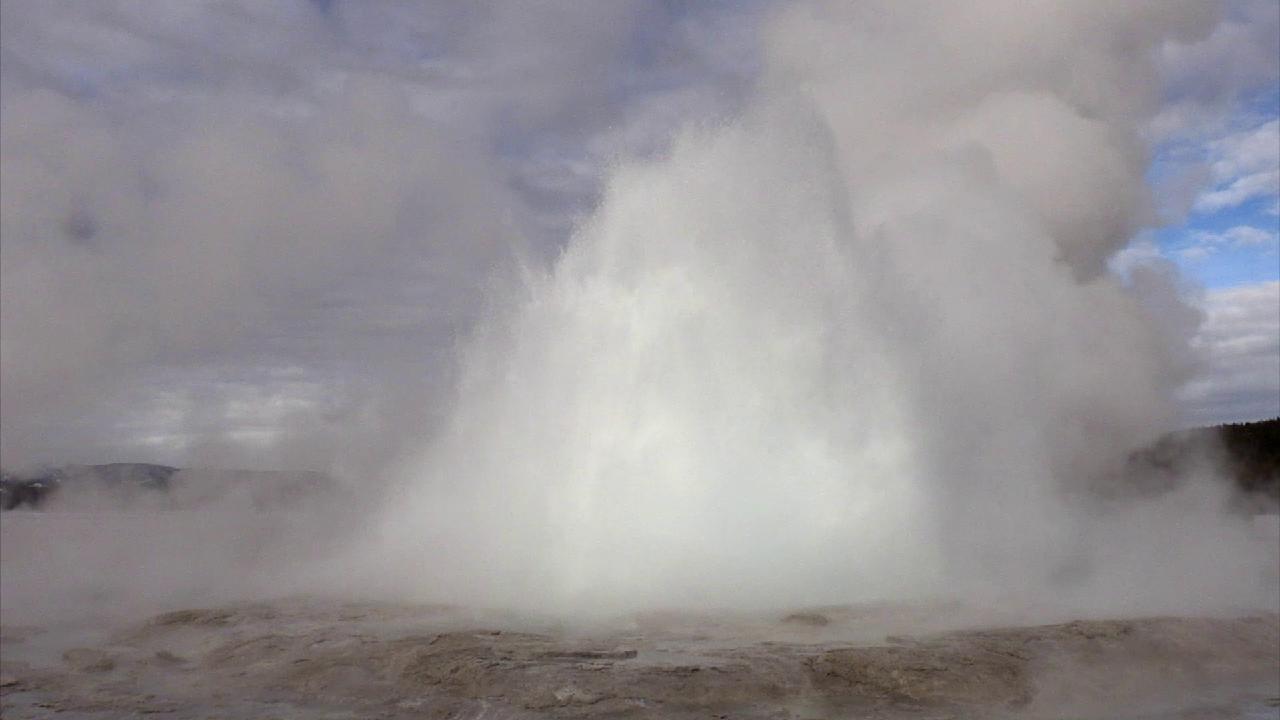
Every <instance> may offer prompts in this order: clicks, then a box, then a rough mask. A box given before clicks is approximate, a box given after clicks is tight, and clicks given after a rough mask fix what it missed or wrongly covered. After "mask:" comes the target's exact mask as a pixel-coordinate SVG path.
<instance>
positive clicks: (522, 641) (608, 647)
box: [0, 600, 1280, 720]
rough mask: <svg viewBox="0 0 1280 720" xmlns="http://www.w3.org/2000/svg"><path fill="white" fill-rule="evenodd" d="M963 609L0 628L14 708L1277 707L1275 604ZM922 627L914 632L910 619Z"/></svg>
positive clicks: (252, 612) (669, 711)
mask: <svg viewBox="0 0 1280 720" xmlns="http://www.w3.org/2000/svg"><path fill="white" fill-rule="evenodd" d="M959 614H962V613H961V611H960V610H959V609H958V608H952V607H948V606H935V607H929V608H890V607H856V608H820V609H815V610H808V611H803V612H796V613H791V614H783V615H780V616H756V617H748V616H733V617H718V618H717V617H712V616H709V615H703V616H695V615H687V614H674V613H673V614H666V615H662V614H650V615H643V616H635V617H630V618H627V619H624V620H617V621H613V622H609V623H597V624H594V625H592V626H590V627H589V628H577V629H574V630H570V629H568V628H565V627H563V626H561V625H557V624H555V623H552V622H536V621H529V620H519V619H517V618H513V617H505V616H501V615H498V614H487V613H479V612H475V611H468V610H462V609H458V608H449V607H440V606H387V605H370V604H351V603H328V602H321V601H316V600H289V601H279V602H274V603H270V604H252V605H231V606H225V607H218V608H209V609H189V610H180V611H176V612H167V613H164V614H160V615H156V616H154V617H151V618H150V619H148V620H145V621H142V622H133V623H125V624H123V625H120V626H116V627H106V626H103V625H102V624H91V625H85V626H66V625H61V626H58V627H38V626H30V625H27V626H21V625H5V626H4V627H3V628H0V650H2V654H0V715H3V717H4V718H11V719H13V720H18V719H20V718H35V717H51V716H56V717H59V718H95V719H105V718H125V717H136V716H139V715H143V714H145V715H148V716H152V717H159V718H248V717H263V718H271V717H273V718H303V717H306V718H526V717H527V718H581V717H655V718H658V717H660V718H779V719H782V718H813V719H816V718H936V719H941V718H1000V717H1018V718H1023V717H1026V718H1068V717H1070V718H1084V717H1094V718H1121V717H1123V718H1157V717H1160V718H1275V717H1278V716H1280V698H1278V696H1280V617H1277V616H1276V615H1263V616H1253V617H1243V618H1217V619H1211V618H1196V619H1192V618H1149V619H1139V620H1114V621H1074V622H1065V623H1058V624H1051V625H1031V626H1020V627H999V628H990V627H988V628H981V627H973V628H971V629H966V630H960V631H949V632H932V631H930V630H929V626H930V624H931V623H932V624H934V625H936V626H941V624H945V619H946V617H947V616H948V615H950V616H951V619H952V620H957V619H958V616H959ZM908 628H916V629H917V630H918V632H916V633H914V634H907V633H905V632H899V631H904V630H906V629H908Z"/></svg>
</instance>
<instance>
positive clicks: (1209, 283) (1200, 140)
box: [1137, 87, 1280, 290]
mask: <svg viewBox="0 0 1280 720" xmlns="http://www.w3.org/2000/svg"><path fill="white" fill-rule="evenodd" d="M1278 117H1280V91H1278V90H1277V89H1276V88H1275V87H1271V88H1269V89H1266V90H1264V91H1261V92H1257V93H1256V94H1254V95H1253V96H1252V97H1247V98H1245V99H1244V101H1243V102H1241V103H1240V104H1239V105H1238V107H1237V108H1236V109H1235V111H1234V112H1233V113H1232V114H1231V116H1230V117H1229V118H1228V119H1227V120H1226V122H1224V123H1222V127H1221V128H1219V129H1218V130H1217V132H1213V133H1211V134H1209V135H1208V136H1207V137H1206V136H1195V137H1191V138H1179V139H1175V140H1173V141H1170V142H1166V143H1163V144H1162V145H1159V146H1157V148H1156V153H1155V157H1154V160H1153V163H1152V171H1151V175H1150V177H1151V180H1152V183H1153V185H1155V187H1156V188H1157V191H1158V192H1159V190H1160V189H1161V188H1163V189H1164V190H1165V196H1164V197H1158V198H1157V202H1158V203H1173V204H1178V203H1181V204H1184V205H1187V207H1185V208H1176V207H1175V208H1173V209H1172V211H1171V212H1170V214H1171V215H1173V216H1174V217H1173V219H1175V220H1177V221H1178V222H1174V223H1172V224H1169V225H1167V226H1165V227H1162V228H1159V229H1157V230H1155V231H1154V232H1151V233H1149V234H1144V235H1142V236H1140V238H1139V239H1138V241H1137V242H1138V243H1142V242H1144V241H1148V242H1154V244H1155V246H1156V247H1157V248H1158V249H1159V251H1160V253H1161V254H1162V255H1163V256H1164V257H1166V258H1168V259H1169V260H1171V261H1173V262H1174V263H1176V264H1177V265H1178V267H1179V268H1181V269H1182V271H1183V272H1184V273H1185V274H1186V275H1187V276H1189V277H1190V278H1193V279H1195V280H1196V281H1198V282H1199V283H1200V284H1201V285H1203V286H1204V287H1205V288H1206V289H1207V290H1216V289H1222V288H1230V287H1238V286H1242V285H1249V284H1254V283H1260V282H1268V281H1275V280H1277V279H1280V254H1278V246H1280V242H1278V238H1280V195H1278V194H1277V193H1278V192H1280V189H1278V186H1277V183H1278V182H1280V181H1278V179H1277V178H1278V177H1280V122H1278V120H1277V118H1278ZM1188 166H1193V167H1196V168H1198V169H1199V173H1198V174H1197V173H1193V172H1187V168H1188ZM1206 166H1207V169H1206ZM1180 173H1182V176H1181V177H1180ZM1196 181H1198V182H1196ZM1180 182H1181V183H1182V184H1183V185H1184V187H1183V188H1179V187H1178V185H1179V184H1180ZM1188 182H1189V183H1190V186H1189V187H1188V186H1187V183H1188ZM1188 191H1190V192H1188ZM1178 195H1181V197H1177V196H1178Z"/></svg>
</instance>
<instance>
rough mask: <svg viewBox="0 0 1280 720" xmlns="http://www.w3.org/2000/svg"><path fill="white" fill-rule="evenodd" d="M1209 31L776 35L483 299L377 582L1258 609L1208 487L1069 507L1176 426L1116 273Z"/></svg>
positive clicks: (1132, 21) (1256, 592)
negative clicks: (1171, 87) (1193, 56)
mask: <svg viewBox="0 0 1280 720" xmlns="http://www.w3.org/2000/svg"><path fill="white" fill-rule="evenodd" d="M1203 15H1204V13H1203V12H1201V11H1198V10H1197V9H1196V6H1195V5H1194V4H1192V5H1184V4H1180V3H1173V2H1157V3H1137V2H1132V3H1129V2H1126V3H1116V2H1112V1H1111V0H1103V1H1101V2H1070V3H1027V2H1022V1H1021V0H1017V1H1010V2H1005V3H986V4H984V5H982V6H981V7H980V8H973V7H965V8H963V9H962V8H961V7H959V6H953V5H941V4H937V3H915V2H884V3H859V4H856V5H852V6H851V7H848V8H846V7H845V4H844V3H840V4H838V5H830V6H829V5H826V4H811V5H803V6H800V7H795V8H791V9H789V10H788V11H787V12H786V13H785V14H783V15H781V16H779V17H778V18H776V19H775V21H774V22H773V23H772V24H771V26H770V29H769V30H768V33H767V39H766V44H767V47H768V50H767V52H766V62H767V68H768V69H767V71H766V72H765V73H764V75H763V79H762V80H761V83H760V86H759V87H758V89H757V91H756V92H755V94H754V97H753V99H752V100H751V101H750V102H749V103H747V106H746V107H744V108H742V110H741V113H740V114H739V115H738V116H737V117H736V118H733V119H730V120H727V121H717V122H709V123H707V124H706V125H705V126H702V127H695V128H690V129H686V130H685V131H683V132H682V133H681V134H680V135H679V136H678V137H677V138H675V140H674V141H673V143H672V147H671V149H670V151H669V152H668V153H666V155H665V156H664V157H663V158H661V159H659V160H656V161H653V162H648V163H632V164H622V165H621V166H619V167H617V168H616V169H615V171H614V173H613V175H612V178H611V180H610V181H609V182H608V184H607V188H606V191H605V193H604V195H603V198H602V200H601V202H600V205H599V207H598V209H597V211H596V212H595V214H594V216H593V217H591V218H590V219H589V220H588V221H586V222H584V223H583V224H582V225H581V226H580V227H579V229H578V230H577V232H576V234H575V235H574V237H573V238H572V239H571V241H570V242H569V244H568V246H567V247H566V248H565V250H564V252H563V253H562V255H561V256H560V257H559V258H558V260H557V261H556V262H555V263H554V266H553V267H552V268H550V269H549V270H545V271H544V270H541V269H537V268H530V269H528V271H527V272H526V273H525V274H524V278H525V281H526V282H525V284H524V285H523V286H522V287H520V288H519V289H518V290H515V291H512V292H511V293H510V294H509V295H508V296H504V297H496V298H494V301H493V303H492V309H491V312H490V313H489V315H488V317H487V318H486V320H485V321H484V322H483V323H482V325H481V327H480V328H479V329H478V331H477V332H476V333H475V335H474V337H473V338H471V339H470V341H469V342H468V343H467V344H466V346H465V349H464V350H463V352H462V353H461V372H460V375H461V380H460V384H459V389H458V393H457V398H456V407H455V408H454V409H453V416H452V419H451V421H450V423H449V425H448V427H447V429H446V430H445V432H443V433H442V435H441V436H440V437H439V438H438V439H437V440H436V441H435V442H433V443H432V445H431V446H430V447H429V448H428V449H427V450H426V451H425V452H424V453H423V454H422V455H421V457H420V458H419V459H418V461H417V462H416V463H414V464H412V466H411V467H409V468H408V469H407V470H406V472H405V476H406V478H407V482H406V483H405V487H404V488H403V489H402V491H401V492H400V493H399V494H398V495H397V497H396V502H395V503H394V508H393V510H392V511H391V512H390V513H389V515H388V517H387V520H386V522H385V523H384V525H383V527H382V533H381V535H380V537H379V538H378V539H377V541H376V545H377V547H378V550H377V553H376V554H377V555H378V556H379V557H380V558H381V562H379V563H377V564H376V566H377V568H378V569H379V573H380V574H381V575H382V577H383V578H384V581H385V582H389V583H408V585H409V586H410V589H412V590H414V591H415V592H417V593H419V594H421V595H424V596H430V597H436V598H441V599H464V600H468V601H472V602H484V603H487V604H493V605H508V606H519V607H526V608H528V607H532V608H538V609H557V610H565V609H566V608H568V609H578V608H587V607H590V608H595V609H600V608H604V609H606V610H613V609H622V608H634V607H647V606H672V605H680V606H690V605H693V606H736V607H742V606H766V605H796V604H817V603H832V602H850V601H856V600H869V599H885V598H897V599H902V598H919V597H925V596H937V595H946V596H963V597H974V596H986V595H990V594H995V595H999V596H1000V597H1002V598H1006V599H1007V598H1008V597H1009V596H1011V595H1012V596H1015V597H1016V598H1018V599H1021V600H1026V601H1028V602H1031V601H1035V600H1039V599H1044V598H1045V597H1050V596H1051V597H1054V598H1056V599H1058V600H1060V601H1062V602H1066V603H1073V604H1075V605H1077V606H1081V607H1096V608H1099V609H1101V608H1104V607H1105V608H1111V609H1118V608H1119V607H1121V606H1123V607H1126V608H1127V609H1130V610H1133V609H1139V608H1141V609H1145V610H1176V609H1191V608H1202V607H1207V606H1212V605H1222V604H1239V605H1248V604H1250V603H1274V602H1275V597H1276V585H1275V577H1274V562H1275V557H1276V549H1275V548H1274V547H1273V546H1272V544H1271V542H1270V541H1268V540H1267V539H1265V538H1259V537H1256V536H1255V534H1254V533H1255V532H1256V530H1257V528H1251V527H1250V526H1249V525H1248V524H1247V523H1246V522H1245V521H1242V520H1239V519H1232V518H1229V517H1227V516H1226V514H1225V513H1223V512H1221V505H1222V502H1223V500H1224V498H1222V497H1219V496H1218V495H1216V494H1215V493H1216V491H1214V490H1213V489H1212V488H1213V486H1211V485H1210V484H1194V483H1192V484H1188V485H1187V486H1186V487H1185V488H1184V489H1182V490H1180V491H1177V492H1173V493H1170V494H1167V495H1164V496H1162V497H1159V498H1156V499H1153V500H1144V501H1142V502H1141V503H1138V504H1122V505H1121V504H1108V503H1104V502H1101V501H1099V500H1098V499H1097V498H1095V497H1094V496H1093V495H1092V494H1091V492H1090V489H1091V488H1093V487H1096V486H1097V484H1098V483H1100V482H1105V480H1106V478H1108V477H1110V476H1111V475H1112V474H1114V473H1115V472H1117V470H1118V469H1119V467H1120V466H1121V464H1122V463H1123V461H1124V458H1125V456H1126V453H1127V452H1128V451H1129V450H1130V449H1132V448H1134V447H1137V446H1140V445H1142V444H1143V443H1145V442H1148V441H1149V440H1151V439H1152V438H1154V437H1155V436H1157V435H1158V434H1159V433H1161V432H1163V431H1165V430H1167V429H1168V428H1169V427H1171V426H1172V424H1173V423H1174V422H1175V417H1174V411H1173V407H1172V404H1171V402H1170V398H1171V394H1172V392H1173V390H1174V389H1175V388H1176V387H1177V385H1178V383H1179V382H1180V381H1182V380H1183V379H1184V372H1185V367H1184V358H1182V357H1180V356H1179V354H1178V352H1177V347H1178V345H1179V342H1178V341H1179V338H1177V337H1174V336H1171V335H1170V334H1169V327H1170V323H1166V322H1163V321H1162V319H1161V318H1159V317H1156V316H1155V315H1154V312H1155V311H1154V310H1153V309H1152V308H1159V307H1168V306H1169V305H1170V303H1169V302H1168V298H1169V297H1173V296H1174V294H1175V291H1174V289H1173V288H1172V287H1168V286H1166V285H1165V284H1162V283H1160V282H1156V281H1152V280H1151V278H1146V280H1147V281H1145V282H1140V283H1139V282H1135V283H1133V284H1132V285H1127V284H1125V283H1124V282H1122V281H1121V280H1119V279H1117V278H1116V277H1114V276H1113V275H1111V274H1110V273H1108V272H1107V271H1106V269H1105V263H1106V260H1107V258H1108V257H1110V256H1111V255H1112V254H1113V253H1114V252H1115V251H1116V250H1118V249H1119V248H1120V247H1122V246H1123V245H1124V243H1125V242H1126V241H1127V240H1128V238H1130V237H1131V236H1132V234H1133V233H1134V232H1135V231H1136V230H1137V229H1138V228H1140V227H1141V226H1142V225H1143V224H1144V223H1145V222H1148V221H1150V217H1149V215H1148V213H1149V199H1148V191H1147V188H1146V186H1145V184H1144V179H1143V173H1144V169H1145V166H1146V156H1145V150H1144V148H1143V145H1142V142H1141V137H1140V134H1139V130H1140V127H1141V125H1142V123H1143V122H1145V121H1146V120H1147V119H1149V117H1150V114H1151V113H1152V112H1153V111H1154V109H1155V107H1156V101H1157V99H1158V95H1159V91H1160V86H1159V80H1158V78H1157V76H1156V73H1155V70H1154V67H1153V65H1152V63H1151V61H1150V58H1151V57H1152V54H1153V52H1154V50H1155V49H1156V48H1158V47H1159V45H1160V44H1161V43H1162V42H1165V41H1166V40H1169V39H1183V40H1185V39H1187V38H1189V37H1191V36H1193V35H1194V34H1195V33H1197V32H1200V31H1201V28H1203V27H1204V26H1205V25H1206V23H1205V22H1204V21H1205V19H1206V18H1205V17H1203ZM1098 18H1104V19H1105V22H1095V20H1097V19H1098ZM993 26H999V28H1000V32H999V33H994V34H993V33H991V32H989V29H990V28H991V27H993ZM1157 280H1158V278H1157ZM1158 293H1165V294H1166V296H1165V297H1163V298H1159V297H1154V296H1153V294H1158ZM388 549H390V550H388ZM388 568H390V571H388ZM1268 568H1271V569H1272V573H1273V574H1272V575H1267V569H1268ZM388 578H389V579H388Z"/></svg>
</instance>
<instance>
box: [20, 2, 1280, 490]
mask: <svg viewBox="0 0 1280 720" xmlns="http://www.w3.org/2000/svg"><path fill="white" fill-rule="evenodd" d="M997 5H998V3H997V4H996V5H993V7H996V6H997ZM783 7H784V4H783V3H775V2H768V1H767V0H742V1H739V2H728V1H725V2H706V3H686V2H674V1H665V2H663V1H658V0H653V1H645V0H617V1H614V2H599V3H580V2H571V1H568V0H565V1H562V2H561V1H556V0H548V1H546V2H539V3H512V2H484V1H482V2H475V3H465V4H460V3H444V2H441V3H418V2H379V3H361V2H345V1H343V0H326V1H323V2H309V1H306V0H280V1H279V2H259V1H256V0H252V1H251V0H242V1H240V2H236V1H234V0H232V1H224V2H196V1H185V0H183V1H179V0H174V1H172V2H160V3H157V2H141V1H139V0H107V1H104V2H97V3H81V2H37V1H34V0H32V1H23V0H6V2H4V3H3V5H0V360H2V362H0V463H3V464H5V465H6V466H20V465H31V464H40V463H59V464H60V463H64V462H106V461H118V460H139V461H160V462H171V463H175V464H183V465H238V466H250V467H305V468H308V469H326V470H332V471H335V472H340V473H344V474H353V473H361V472H376V471H377V469H378V468H379V467H382V466H384V465H386V464H387V463H389V462H392V461H391V460H390V458H394V457H395V456H396V455H397V453H399V452H401V451H402V448H403V446H404V445H405V443H406V442H407V440H406V438H420V437H425V436H429V435H431V434H432V433H433V432H434V430H435V429H436V428H438V427H439V426H440V424H441V423H442V422H444V421H445V419H446V418H447V417H448V416H449V412H450V406H451V403H452V401H453V397H454V393H455V381H456V377H455V368H456V367H457V365H458V362H459V360H458V358H459V355H460V353H461V352H462V351H461V350H460V344H459V341H460V339H463V338H466V337H468V336H469V335H470V334H471V333H472V332H473V330H474V328H475V326H476V319H477V318H478V317H480V316H481V315H483V314H484V313H485V312H486V311H487V310H486V309H487V308H490V307H492V306H493V305H494V304H495V303H496V304H501V303H500V302H499V301H497V300H495V298H497V297H500V296H502V294H503V293H504V292H506V289H507V288H510V287H511V286H513V284H518V283H517V282H516V281H515V280H513V278H515V279H518V278H519V277H521V275H522V274H524V273H527V272H529V268H541V267H547V266H549V265H551V264H552V263H554V262H556V261H557V259H558V258H559V257H560V254H561V253H562V252H563V251H564V249H565V248H566V246H567V245H568V243H569V239H570V238H571V237H572V236H573V234H574V233H575V231H576V230H577V229H578V228H580V227H581V226H582V224H583V223H584V222H585V221H586V219H587V218H589V217H591V215H592V212H593V210H594V209H595V208H596V207H597V205H598V203H599V202H600V199H601V197H602V196H603V195H604V194H605V192H606V190H607V189H608V187H609V183H610V182H611V180H610V179H611V178H612V177H614V176H615V170H616V168H618V167H619V166H627V165H630V164H635V163H641V164H643V163H645V162H652V161H656V160H658V159H660V158H662V157H664V156H665V155H666V154H667V153H669V152H670V149H671V144H672V142H673V139H674V138H676V137H677V136H678V135H679V133H680V132H682V129H687V128H699V127H713V126H716V125H717V124H720V123H723V122H725V121H726V119H728V118H733V117H736V116H738V115H739V114H740V113H741V112H742V110H743V107H744V106H745V105H746V104H747V103H748V102H749V100H750V98H751V97H752V94H753V92H754V90H755V88H757V87H758V85H759V84H760V83H761V82H762V78H764V75H765V67H766V59H765V54H766V50H765V47H766V46H767V42H766V36H768V35H769V31H768V28H771V27H773V26H774V25H775V24H776V20H775V18H776V17H777V16H778V13H779V12H780V9H781V8H783ZM1189 7H1190V8H1191V9H1189V10H1188V11H1187V13H1186V14H1185V15H1186V16H1185V18H1181V20H1182V21H1185V22H1186V23H1187V27H1188V28H1191V29H1189V30H1186V31H1185V32H1183V30H1182V29H1181V28H1175V30H1176V32H1175V31H1170V32H1169V33H1168V37H1167V38H1166V39H1163V40H1161V41H1160V42H1159V43H1158V44H1156V46H1155V47H1154V48H1152V49H1150V50H1149V51H1148V50H1144V52H1149V53H1150V55H1151V56H1150V57H1144V62H1146V61H1149V62H1150V64H1151V67H1152V68H1153V70H1152V74H1153V77H1152V78H1150V80H1149V82H1147V83H1146V85H1144V89H1150V90H1151V91H1152V93H1153V94H1154V97H1155V101H1154V104H1153V107H1152V108H1151V109H1150V110H1148V109H1147V108H1146V107H1145V106H1144V107H1143V108H1141V110H1140V112H1138V111H1135V112H1136V115H1135V117H1137V116H1140V118H1139V119H1137V120H1134V121H1133V122H1134V123H1136V124H1139V125H1140V127H1139V128H1138V131H1139V134H1140V136H1141V138H1142V140H1143V143H1144V145H1145V146H1144V147H1143V148H1141V149H1140V150H1137V151H1135V152H1141V153H1145V156H1144V157H1145V163H1146V167H1147V172H1146V179H1147V181H1148V185H1149V187H1150V198H1149V200H1146V201H1144V202H1147V203H1148V204H1149V206H1150V207H1149V209H1148V211H1147V212H1145V215H1144V219H1143V220H1142V221H1141V222H1138V223H1136V224H1134V226H1133V227H1128V225H1125V227H1124V230H1125V232H1126V233H1127V234H1128V236H1129V237H1128V240H1127V243H1126V244H1125V245H1126V246H1125V247H1124V249H1122V250H1119V251H1118V252H1112V251H1111V250H1110V249H1108V250H1107V252H1108V253H1109V254H1110V255H1109V267H1110V272H1113V273H1116V274H1117V275H1118V276H1120V277H1123V278H1128V279H1130V280H1132V281H1133V282H1135V283H1136V282H1139V278H1138V276H1139V275H1140V274H1141V273H1136V274H1135V271H1136V269H1138V268H1148V267H1157V268H1161V269H1162V270H1161V272H1166V271H1169V272H1171V270H1169V268H1173V269H1176V272H1177V275H1176V278H1177V283H1178V287H1179V288H1180V292H1181V297H1182V298H1183V299H1184V300H1185V301H1186V302H1187V303H1189V304H1190V306H1191V307H1192V308H1193V309H1194V312H1193V315H1194V322H1193V323H1192V325H1194V330H1193V331H1190V332H1189V337H1188V339H1187V344H1188V346H1189V347H1190V348H1192V350H1193V351H1194V356H1195V365H1196V369H1195V372H1194V373H1193V374H1191V375H1190V376H1189V377H1188V379H1187V381H1186V382H1185V383H1183V385H1182V387H1181V388H1180V389H1179V391H1178V392H1179V400H1180V403H1181V408H1182V413H1181V418H1180V420H1179V422H1180V424H1183V425H1194V424H1201V423H1210V422H1223V421H1237V420H1252V419H1259V418H1264V417H1269V416H1274V415H1277V414H1280V259H1278V257H1277V245H1278V240H1277V237H1278V233H1280V215H1278V204H1280V158H1278V155H1280V125H1278V123H1280V109H1278V103H1280V68H1278V67H1277V65H1278V63H1280V60H1278V59H1277V58H1280V6H1278V5H1277V4H1276V3H1275V2H1273V1H1271V0H1260V1H1258V2H1231V3H1227V4H1225V5H1222V6H1220V7H1217V6H1213V5H1212V4H1210V3H1197V4H1194V6H1189ZM940 32H941V31H940ZM939 40H940V43H941V44H943V45H945V40H946V38H945V37H940V39H939ZM1144 47H1145V46H1144ZM1089 70H1090V69H1089V68H1075V67H1069V68H1066V69H1065V71H1066V72H1072V73H1074V72H1078V73H1080V75H1081V77H1082V78H1084V80H1082V81H1081V82H1082V83H1084V84H1088V82H1091V81H1096V80H1098V78H1103V77H1104V76H1103V75H1097V76H1096V77H1095V76H1094V75H1091V74H1090V73H1089ZM1127 118H1128V116H1126V121H1127ZM1095 201H1096V199H1095ZM1118 204H1121V203H1118ZM1105 230H1106V232H1111V231H1112V229H1111V228H1110V227H1107V228H1105ZM1099 246H1100V247H1103V246H1105V247H1108V248H1110V245H1109V244H1107V243H1101V244H1100V245H1099ZM1073 262H1074V260H1073ZM1184 324H1185V323H1184Z"/></svg>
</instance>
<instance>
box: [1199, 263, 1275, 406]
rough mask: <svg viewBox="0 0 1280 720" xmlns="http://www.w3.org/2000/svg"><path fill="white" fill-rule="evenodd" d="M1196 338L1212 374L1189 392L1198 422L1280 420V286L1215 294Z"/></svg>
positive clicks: (1209, 298)
mask: <svg viewBox="0 0 1280 720" xmlns="http://www.w3.org/2000/svg"><path fill="white" fill-rule="evenodd" d="M1203 307H1204V312H1205V323H1204V325H1203V327H1202V328H1201V329H1200V332H1199V334H1198V335H1197V337H1196V339H1195V347H1196V348H1197V349H1198V350H1199V351H1200V352H1201V353H1203V355H1204V356H1205V359H1206V363H1207V366H1208V367H1207V370H1206V371H1205V372H1203V373H1202V374H1201V376H1200V377H1198V378H1196V379H1195V380H1194V381H1193V382H1191V383H1190V384H1189V385H1188V386H1187V387H1186V388H1185V389H1184V391H1183V394H1184V396H1185V398H1186V400H1187V402H1188V404H1189V405H1190V406H1191V407H1193V408H1194V412H1193V414H1192V415H1191V418H1190V420H1191V421H1192V422H1193V423H1205V424H1207V423H1220V422H1237V421H1240V420H1260V419H1266V418H1273V417H1277V416H1280V283H1277V282H1265V283H1258V284H1256V285H1244V286H1241V287H1234V288H1227V289H1223V290H1215V291H1212V292H1209V293H1207V294H1206V295H1205V297H1204V301H1203Z"/></svg>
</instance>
